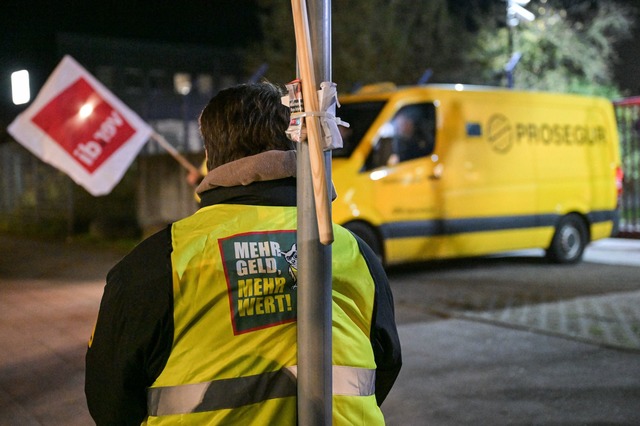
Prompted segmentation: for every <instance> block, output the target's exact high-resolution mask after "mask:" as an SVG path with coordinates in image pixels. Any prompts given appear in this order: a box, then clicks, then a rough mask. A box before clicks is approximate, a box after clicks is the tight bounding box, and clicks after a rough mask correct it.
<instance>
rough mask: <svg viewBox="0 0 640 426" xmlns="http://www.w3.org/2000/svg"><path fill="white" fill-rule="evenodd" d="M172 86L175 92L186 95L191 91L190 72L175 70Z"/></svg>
mask: <svg viewBox="0 0 640 426" xmlns="http://www.w3.org/2000/svg"><path fill="white" fill-rule="evenodd" d="M173 88H174V90H175V91H176V93H179V94H181V95H188V94H189V93H190V92H191V74H188V73H184V72H177V73H175V74H174V75H173Z"/></svg>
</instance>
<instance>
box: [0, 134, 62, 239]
mask: <svg viewBox="0 0 640 426" xmlns="http://www.w3.org/2000/svg"><path fill="white" fill-rule="evenodd" d="M73 186H74V183H73V182H72V181H71V179H70V178H69V177H67V176H66V175H65V174H63V173H62V172H60V171H58V170H56V169H55V168H53V167H51V166H49V165H47V164H45V163H43V162H42V161H40V160H39V159H38V158H37V157H35V156H34V155H33V154H31V153H30V152H28V151H27V150H26V149H25V148H23V147H22V146H21V145H19V144H18V143H15V142H7V143H2V144H0V191H1V194H0V225H1V227H2V228H3V229H4V230H11V231H20V232H22V231H27V232H28V231H30V230H33V229H34V227H38V230H39V231H42V230H43V229H45V230H48V231H49V232H50V233H51V234H60V233H70V232H71V227H72V225H73V224H72V218H73V204H74V203H73Z"/></svg>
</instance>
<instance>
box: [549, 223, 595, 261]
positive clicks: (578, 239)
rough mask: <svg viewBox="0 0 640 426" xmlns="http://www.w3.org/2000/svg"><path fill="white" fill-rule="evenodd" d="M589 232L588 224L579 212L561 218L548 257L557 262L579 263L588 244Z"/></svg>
mask: <svg viewBox="0 0 640 426" xmlns="http://www.w3.org/2000/svg"><path fill="white" fill-rule="evenodd" d="M588 238H589V234H588V231H587V226H586V224H585V222H584V221H583V220H582V218H581V217H580V216H578V215H577V214H569V215H566V216H564V217H563V218H562V219H560V222H559V223H558V225H557V226H556V232H555V234H554V235H553V239H552V240H551V245H550V246H549V248H548V249H547V258H548V259H549V260H550V261H552V262H555V263H577V262H579V261H580V260H581V259H582V254H583V253H584V249H585V247H586V246H587V240H588Z"/></svg>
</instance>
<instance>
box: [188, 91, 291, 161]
mask: <svg viewBox="0 0 640 426" xmlns="http://www.w3.org/2000/svg"><path fill="white" fill-rule="evenodd" d="M281 96H282V92H281V90H280V89H279V88H278V87H277V86H276V85H274V84H271V83H252V84H241V85H238V86H234V87H231V88H228V89H224V90H221V91H220V92H218V94H217V95H215V96H214V97H213V98H212V99H211V100H210V101H209V103H208V104H207V106H206V107H205V108H204V110H202V113H201V114H200V133H202V138H203V139H204V146H205V148H206V150H207V168H208V169H209V170H212V169H214V168H216V167H218V166H221V165H222V164H226V163H229V162H231V161H234V160H238V159H240V158H244V157H247V156H250V155H255V154H259V153H261V152H264V151H269V150H273V149H275V150H280V151H287V150H291V149H293V143H292V142H291V141H290V140H289V139H288V138H287V136H286V134H285V130H286V129H287V127H288V126H289V108H288V107H286V106H284V105H283V104H282V102H281Z"/></svg>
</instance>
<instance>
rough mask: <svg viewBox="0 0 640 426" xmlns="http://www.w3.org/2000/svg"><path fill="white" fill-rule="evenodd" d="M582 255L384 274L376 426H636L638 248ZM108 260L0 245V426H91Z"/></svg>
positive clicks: (24, 244) (639, 397) (639, 420)
mask: <svg viewBox="0 0 640 426" xmlns="http://www.w3.org/2000/svg"><path fill="white" fill-rule="evenodd" d="M599 250H600V253H598V251H599ZM587 254H588V256H587V257H586V258H587V259H588V260H589V262H583V263H581V264H579V265H574V266H557V265H548V264H546V263H545V262H544V261H543V260H542V258H541V257H540V256H537V255H536V254H535V253H525V254H524V255H523V253H518V254H516V255H513V256H509V257H503V258H484V259H471V260H462V261H461V260H456V261H447V262H431V263H426V264H422V265H412V266H407V267H403V268H395V269H392V270H390V271H389V277H390V281H391V285H392V287H393V290H394V295H395V301H396V311H397V312H396V313H397V318H398V324H399V331H400V335H401V341H402V344H403V351H404V366H403V370H402V372H401V374H400V377H399V379H398V382H397V384H396V386H395V387H394V389H393V390H392V391H391V393H390V395H389V397H388V399H387V401H386V402H385V404H384V405H383V411H384V413H385V416H386V418H387V423H388V424H390V425H479V424H491V425H515V424H517V425H520V424H540V425H559V424H562V425H564V424H567V425H573V424H575V425H577V424H628V425H637V424H640V409H638V407H640V349H638V345H637V343H638V342H635V341H634V340H633V339H634V338H639V337H638V336H640V313H639V312H638V309H640V293H639V291H640V289H639V287H640V279H639V278H638V272H639V271H640V268H639V267H638V266H634V265H636V263H635V261H636V260H637V261H638V262H639V263H640V244H633V245H631V246H628V247H627V246H620V244H615V245H613V246H610V247H604V248H602V247H592V249H591V250H590V252H589V253H587ZM592 254H593V255H594V256H595V257H592V256H591V255H592ZM121 255H122V252H121V251H114V250H105V249H97V248H95V247H92V246H87V245H84V244H77V243H54V242H34V241H29V240H23V239H15V238H9V237H5V236H0V425H1V426H4V425H7V426H8V425H65V426H67V425H69V426H75V425H90V424H92V422H91V419H90V418H89V416H88V413H87V410H86V405H85V402H84V394H83V379H84V371H83V366H84V352H85V347H86V341H87V339H88V336H89V334H90V332H91V327H92V326H93V322H94V321H95V316H96V313H97V309H98V304H99V300H100V297H101V293H102V286H103V279H104V275H105V274H106V272H107V271H108V269H109V268H110V266H111V265H113V264H114V263H115V262H116V261H117V259H118V258H119V257H120V256H121ZM595 262H597V263H595ZM602 262H604V263H602ZM612 263H616V265H612Z"/></svg>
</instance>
